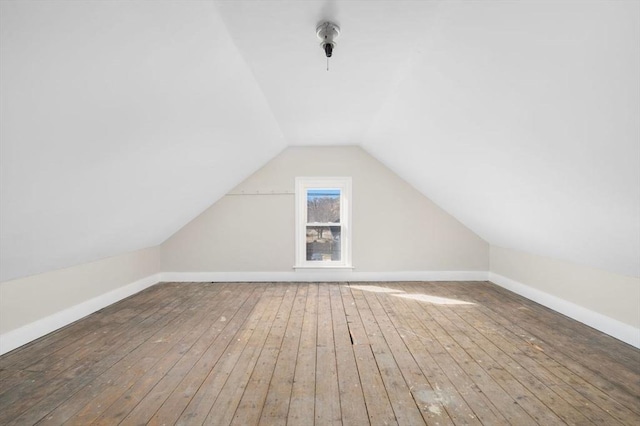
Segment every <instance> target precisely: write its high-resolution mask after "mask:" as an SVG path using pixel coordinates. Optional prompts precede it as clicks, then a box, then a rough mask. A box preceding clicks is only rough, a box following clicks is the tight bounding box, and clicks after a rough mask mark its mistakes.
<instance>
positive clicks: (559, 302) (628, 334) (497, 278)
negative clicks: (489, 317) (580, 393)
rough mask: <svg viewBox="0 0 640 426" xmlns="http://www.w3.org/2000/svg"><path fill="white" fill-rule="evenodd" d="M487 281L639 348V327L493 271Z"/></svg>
mask: <svg viewBox="0 0 640 426" xmlns="http://www.w3.org/2000/svg"><path fill="white" fill-rule="evenodd" d="M489 281H491V282H492V283H494V284H496V285H499V286H500V287H503V288H505V289H507V290H509V291H512V292H514V293H517V294H519V295H520V296H523V297H526V298H527V299H530V300H533V301H534V302H537V303H540V304H541V305H544V306H546V307H547V308H550V309H553V310H554V311H556V312H559V313H561V314H564V315H566V316H568V317H570V318H573V319H574V320H576V321H579V322H581V323H583V324H586V325H588V326H590V327H593V328H595V329H596V330H599V331H602V332H603V333H606V334H608V335H610V336H612V337H615V338H616V339H619V340H621V341H623V342H625V343H628V344H630V345H632V346H635V347H636V348H640V328H636V327H634V326H632V325H629V324H625V323H623V322H621V321H618V320H616V319H613V318H611V317H608V316H606V315H602V314H600V313H598V312H595V311H592V310H591V309H587V308H585V307H582V306H580V305H576V304H575V303H572V302H569V301H567V300H565V299H561V298H559V297H557V296H554V295H552V294H549V293H546V292H544V291H540V290H538V289H536V288H533V287H531V286H528V285H526V284H523V283H521V282H518V281H515V280H512V279H511V278H507V277H505V276H502V275H500V274H496V273H495V272H489Z"/></svg>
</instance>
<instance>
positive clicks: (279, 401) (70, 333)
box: [0, 282, 640, 425]
mask: <svg viewBox="0 0 640 426" xmlns="http://www.w3.org/2000/svg"><path fill="white" fill-rule="evenodd" d="M433 296H436V297H439V298H441V299H437V298H434V297H433ZM442 298H445V299H442ZM447 299H449V300H447ZM457 301H467V302H470V303H472V304H470V305H459V304H452V303H456V302H457ZM616 355H619V356H616ZM0 365H1V366H3V367H0V424H7V425H9V424H13V425H18V424H20V425H22V424H39V425H49V424H69V425H72V424H118V423H120V424H151V425H160V424H193V423H196V424H201V423H210V424H229V423H234V424H237V425H240V424H256V423H260V424H264V425H273V424H286V423H287V422H289V423H291V424H294V423H295V424H315V423H317V424H344V425H362V424H385V423H386V424H422V423H425V422H426V423H427V424H447V423H449V424H452V423H453V424H491V425H502V424H606V425H616V424H618V425H627V424H640V413H639V411H640V407H639V406H640V395H638V393H637V390H638V389H640V383H639V382H640V375H639V374H638V373H640V350H637V349H635V348H631V347H629V345H625V344H623V343H621V342H618V341H616V340H615V339H612V338H610V337H608V336H603V335H602V334H601V333H599V332H596V331H594V330H592V329H590V328H588V327H586V326H584V325H581V324H579V323H577V322H575V321H572V320H570V319H567V318H566V317H563V316H561V315H559V314H556V313H553V312H551V311H549V310H548V309H546V308H544V307H541V306H539V305H537V304H535V303H533V302H531V301H528V300H526V299H523V298H521V297H519V296H517V295H513V294H511V293H509V292H507V291H505V290H503V289H500V288H498V287H496V286H495V285H493V284H490V283H486V282H468V283H465V282H455V283H430V282H415V283H406V282H404V283H358V284H354V285H352V286H351V288H350V285H349V284H346V283H338V284H326V283H320V284H315V283H290V284H278V283H248V284H231V283H230V284H224V283H222V284H208V283H200V284H189V283H173V284H161V285H158V286H154V287H151V288H149V289H147V290H145V291H143V292H141V293H139V294H137V295H134V296H132V297H130V298H128V299H125V300H123V301H121V302H118V303H116V304H114V305H111V306H109V307H106V308H105V309H103V310H101V311H100V312H98V313H95V314H93V315H90V316H88V317H87V318H85V319H84V320H81V321H78V322H77V323H74V324H71V325H69V326H68V327H65V328H63V329H61V330H59V331H57V332H54V333H51V334H49V335H47V336H44V337H43V338H42V339H39V340H38V341H36V342H33V343H31V344H29V345H25V346H24V347H21V348H18V349H17V350H15V351H13V352H11V353H10V354H6V355H5V356H2V357H0ZM394 409H395V411H394Z"/></svg>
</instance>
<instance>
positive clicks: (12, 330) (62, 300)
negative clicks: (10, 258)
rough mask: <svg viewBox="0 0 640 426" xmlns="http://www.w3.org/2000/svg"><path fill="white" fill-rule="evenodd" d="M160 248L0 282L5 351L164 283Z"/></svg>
mask: <svg viewBox="0 0 640 426" xmlns="http://www.w3.org/2000/svg"><path fill="white" fill-rule="evenodd" d="M159 272H160V250H159V248H158V247H152V248H147V249H143V250H138V251H135V252H131V253H127V254H123V255H120V256H115V257H109V258H106V259H102V260H98V261H96V262H91V263H85V264H82V265H78V266H74V267H71V268H65V269H60V270H56V271H51V272H46V273H43V274H38V275H32V276H29V277H25V278H19V279H16V280H11V281H4V282H1V283H0V353H4V352H7V351H9V350H12V349H14V348H16V347H18V346H21V345H22V344H24V343H27V342H29V341H31V340H33V339H35V338H38V337H40V336H42V335H44V334H46V333H49V332H51V331H53V330H56V329H57V328H60V327H62V326H64V325H66V324H69V323H70V322H73V321H75V320H77V319H80V318H82V317H83V316H85V315H88V314H90V313H91V312H94V311H96V310H98V309H101V308H103V307H104V306H107V305H109V304H111V303H114V302H116V301H118V300H120V299H122V298H124V297H127V296H129V295H130V294H134V293H136V292H138V291H140V290H142V289H144V288H146V287H148V286H150V285H153V284H155V283H157V282H158V281H159V278H160V276H159Z"/></svg>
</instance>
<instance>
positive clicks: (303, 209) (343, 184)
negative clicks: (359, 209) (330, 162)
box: [294, 177, 353, 270]
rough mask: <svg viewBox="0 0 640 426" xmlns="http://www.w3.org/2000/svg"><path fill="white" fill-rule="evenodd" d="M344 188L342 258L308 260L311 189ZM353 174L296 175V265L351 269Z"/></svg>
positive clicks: (341, 207) (342, 196)
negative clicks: (351, 175)
mask: <svg viewBox="0 0 640 426" xmlns="http://www.w3.org/2000/svg"><path fill="white" fill-rule="evenodd" d="M329 188H331V189H333V188H335V189H340V227H341V230H340V240H341V241H340V243H341V260H340V261H331V260H327V261H317V260H314V261H308V260H307V253H306V252H307V244H306V241H307V232H306V227H307V197H306V194H307V189H329ZM351 204H352V198H351V178H350V177H297V178H296V232H295V235H296V264H295V265H294V269H307V270H308V269H322V270H325V269H345V268H346V269H351V268H353V266H352V264H351V217H352V216H351Z"/></svg>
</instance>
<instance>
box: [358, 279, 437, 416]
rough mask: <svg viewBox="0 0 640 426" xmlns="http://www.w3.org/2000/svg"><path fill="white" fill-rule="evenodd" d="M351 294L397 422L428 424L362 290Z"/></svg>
mask: <svg viewBox="0 0 640 426" xmlns="http://www.w3.org/2000/svg"><path fill="white" fill-rule="evenodd" d="M364 292H366V290H365V291H364ZM351 294H352V295H353V298H354V300H355V302H356V306H357V308H358V312H359V313H360V318H362V323H363V325H364V328H365V331H366V332H367V337H368V338H369V342H370V343H371V351H372V352H373V355H374V358H375V361H376V364H377V367H378V371H379V372H380V376H381V377H382V381H383V382H384V385H385V388H386V390H387V395H388V398H389V401H390V402H391V407H392V408H393V412H394V414H395V417H396V421H397V422H398V424H400V425H421V424H425V421H424V419H423V417H422V411H421V410H420V409H419V408H418V406H417V405H416V403H415V401H414V399H413V396H412V395H411V390H410V386H409V385H408V384H407V382H406V381H405V379H404V377H403V375H402V372H401V370H400V367H399V366H398V364H397V363H396V359H395V358H394V356H393V354H392V353H391V350H390V349H389V346H388V344H387V342H386V340H385V338H384V336H383V335H382V331H381V330H380V327H379V325H378V322H377V318H376V317H375V316H374V314H373V312H372V311H371V308H370V307H369V304H368V302H367V300H366V299H365V297H364V294H363V290H357V289H355V288H354V287H353V286H351Z"/></svg>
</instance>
